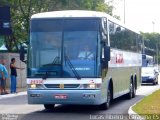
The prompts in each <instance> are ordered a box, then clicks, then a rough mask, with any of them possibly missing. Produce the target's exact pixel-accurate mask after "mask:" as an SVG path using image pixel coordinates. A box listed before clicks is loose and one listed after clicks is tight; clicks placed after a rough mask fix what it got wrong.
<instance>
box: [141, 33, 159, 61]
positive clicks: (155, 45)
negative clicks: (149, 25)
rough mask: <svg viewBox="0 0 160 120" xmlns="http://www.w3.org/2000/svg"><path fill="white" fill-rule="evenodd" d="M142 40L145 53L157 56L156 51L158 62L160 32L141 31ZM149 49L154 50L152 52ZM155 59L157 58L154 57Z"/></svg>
mask: <svg viewBox="0 0 160 120" xmlns="http://www.w3.org/2000/svg"><path fill="white" fill-rule="evenodd" d="M141 35H142V36H143V40H144V46H145V47H146V50H145V52H146V54H149V55H151V56H155V57H157V52H158V61H159V63H160V56H159V50H160V34H159V33H141ZM151 50H154V52H152V51H151ZM156 59H157V58H156Z"/></svg>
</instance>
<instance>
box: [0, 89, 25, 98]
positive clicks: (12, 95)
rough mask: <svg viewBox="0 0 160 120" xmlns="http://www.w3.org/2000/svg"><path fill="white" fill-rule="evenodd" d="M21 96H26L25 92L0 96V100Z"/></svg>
mask: <svg viewBox="0 0 160 120" xmlns="http://www.w3.org/2000/svg"><path fill="white" fill-rule="evenodd" d="M21 95H27V91H24V92H19V93H17V94H6V95H0V100H1V99H5V98H12V97H17V96H21Z"/></svg>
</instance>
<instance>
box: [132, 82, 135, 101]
mask: <svg viewBox="0 0 160 120" xmlns="http://www.w3.org/2000/svg"><path fill="white" fill-rule="evenodd" d="M135 86H136V85H135V84H133V88H132V89H133V93H132V98H134V97H135V96H136V87H135Z"/></svg>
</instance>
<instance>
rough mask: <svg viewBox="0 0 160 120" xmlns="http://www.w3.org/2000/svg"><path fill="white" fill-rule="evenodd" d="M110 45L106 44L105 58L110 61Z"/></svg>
mask: <svg viewBox="0 0 160 120" xmlns="http://www.w3.org/2000/svg"><path fill="white" fill-rule="evenodd" d="M110 58H111V57H110V47H109V46H105V47H104V59H105V61H110Z"/></svg>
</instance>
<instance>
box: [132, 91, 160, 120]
mask: <svg viewBox="0 0 160 120" xmlns="http://www.w3.org/2000/svg"><path fill="white" fill-rule="evenodd" d="M132 109H133V111H135V112H136V113H138V114H139V115H141V116H143V117H145V118H146V120H160V90H157V91H156V92H154V93H152V94H151V95H149V96H146V97H144V99H143V100H141V101H140V102H139V103H137V104H136V105H135V106H133V108H132Z"/></svg>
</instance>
